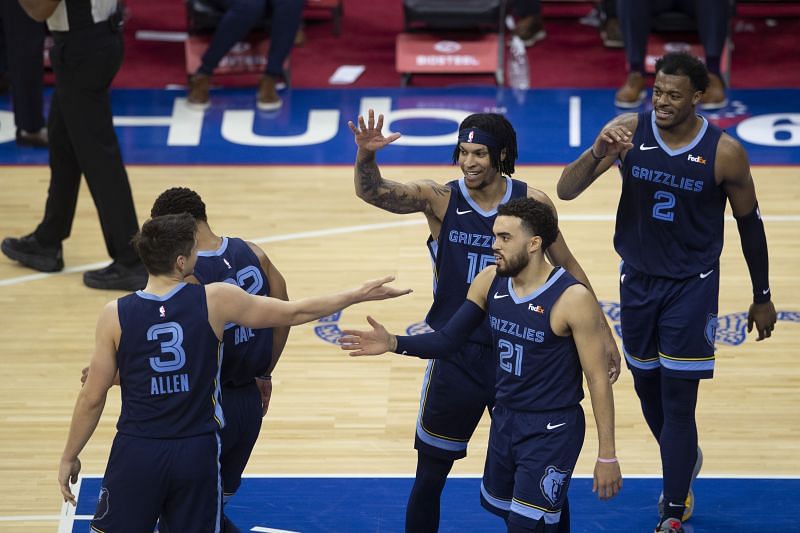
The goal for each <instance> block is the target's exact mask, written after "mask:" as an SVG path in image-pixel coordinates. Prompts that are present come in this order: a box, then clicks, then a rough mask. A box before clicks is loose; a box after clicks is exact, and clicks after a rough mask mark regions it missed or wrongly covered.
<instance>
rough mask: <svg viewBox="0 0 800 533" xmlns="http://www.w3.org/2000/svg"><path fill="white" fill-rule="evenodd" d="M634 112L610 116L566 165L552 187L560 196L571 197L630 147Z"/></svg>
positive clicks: (634, 126)
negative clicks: (583, 148) (590, 143)
mask: <svg viewBox="0 0 800 533" xmlns="http://www.w3.org/2000/svg"><path fill="white" fill-rule="evenodd" d="M637 120H638V119H637V115H636V114H634V113H628V114H625V115H620V116H618V117H616V118H614V119H613V120H612V121H611V122H609V123H608V124H606V126H605V127H604V128H603V129H602V130H600V133H599V134H598V135H597V138H596V139H595V140H594V144H592V146H591V148H589V149H588V150H586V151H584V152H583V153H582V154H581V156H580V157H579V158H578V159H576V160H575V161H573V162H572V163H570V164H569V165H567V166H566V167H565V168H564V171H563V172H562V173H561V178H560V179H559V180H558V185H557V186H556V190H557V192H558V197H559V198H560V199H562V200H573V199H575V198H577V197H578V195H579V194H581V193H582V192H583V191H585V190H586V189H587V188H588V187H589V185H591V184H592V183H594V180H596V179H597V178H598V177H599V176H600V175H602V174H603V173H604V172H605V171H606V170H608V169H609V168H611V165H613V164H614V161H615V160H616V159H617V158H622V157H623V156H624V154H625V152H626V151H627V150H630V149H631V148H633V144H631V139H633V132H634V131H636V123H637Z"/></svg>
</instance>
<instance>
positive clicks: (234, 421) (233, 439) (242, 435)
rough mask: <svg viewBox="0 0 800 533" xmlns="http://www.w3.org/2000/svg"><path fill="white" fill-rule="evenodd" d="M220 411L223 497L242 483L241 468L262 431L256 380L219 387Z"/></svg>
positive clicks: (259, 398)
mask: <svg viewBox="0 0 800 533" xmlns="http://www.w3.org/2000/svg"><path fill="white" fill-rule="evenodd" d="M220 403H221V404H222V412H223V413H225V427H224V428H222V430H220V433H219V436H220V438H221V439H222V455H221V456H220V466H221V472H222V490H223V495H224V498H225V499H227V498H229V497H230V496H233V495H234V494H235V493H236V491H237V490H239V486H240V485H241V484H242V472H244V467H245V466H247V461H249V460H250V453H251V452H252V451H253V447H254V446H255V445H256V440H257V439H258V434H259V432H260V431H261V420H262V418H261V393H260V392H259V391H258V385H256V383H255V381H253V382H252V383H249V384H247V385H244V386H242V387H230V386H223V387H222V400H221V402H220Z"/></svg>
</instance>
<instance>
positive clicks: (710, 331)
mask: <svg viewBox="0 0 800 533" xmlns="http://www.w3.org/2000/svg"><path fill="white" fill-rule="evenodd" d="M717 324H718V320H717V315H714V314H709V315H708V320H706V342H707V343H708V345H709V346H711V347H712V348H713V347H714V340H715V339H716V338H717Z"/></svg>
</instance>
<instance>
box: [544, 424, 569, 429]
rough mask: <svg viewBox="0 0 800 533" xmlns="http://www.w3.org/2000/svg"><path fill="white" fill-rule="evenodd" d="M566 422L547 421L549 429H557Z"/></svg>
mask: <svg viewBox="0 0 800 533" xmlns="http://www.w3.org/2000/svg"><path fill="white" fill-rule="evenodd" d="M566 425H567V423H566V422H561V423H560V424H556V425H552V424H551V423H550V422H548V423H547V429H556V428H560V427H561V426H566Z"/></svg>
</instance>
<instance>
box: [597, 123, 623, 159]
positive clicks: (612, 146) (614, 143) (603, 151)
mask: <svg viewBox="0 0 800 533" xmlns="http://www.w3.org/2000/svg"><path fill="white" fill-rule="evenodd" d="M631 139H633V132H631V130H629V129H628V128H626V127H625V126H622V125H620V124H612V125H609V126H606V127H605V128H603V129H602V130H601V131H600V134H599V135H598V136H597V139H595V141H594V144H593V145H592V152H593V153H594V156H595V157H608V156H613V157H616V156H617V155H619V154H620V152H623V151H625V150H630V149H631V148H633V143H631Z"/></svg>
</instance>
